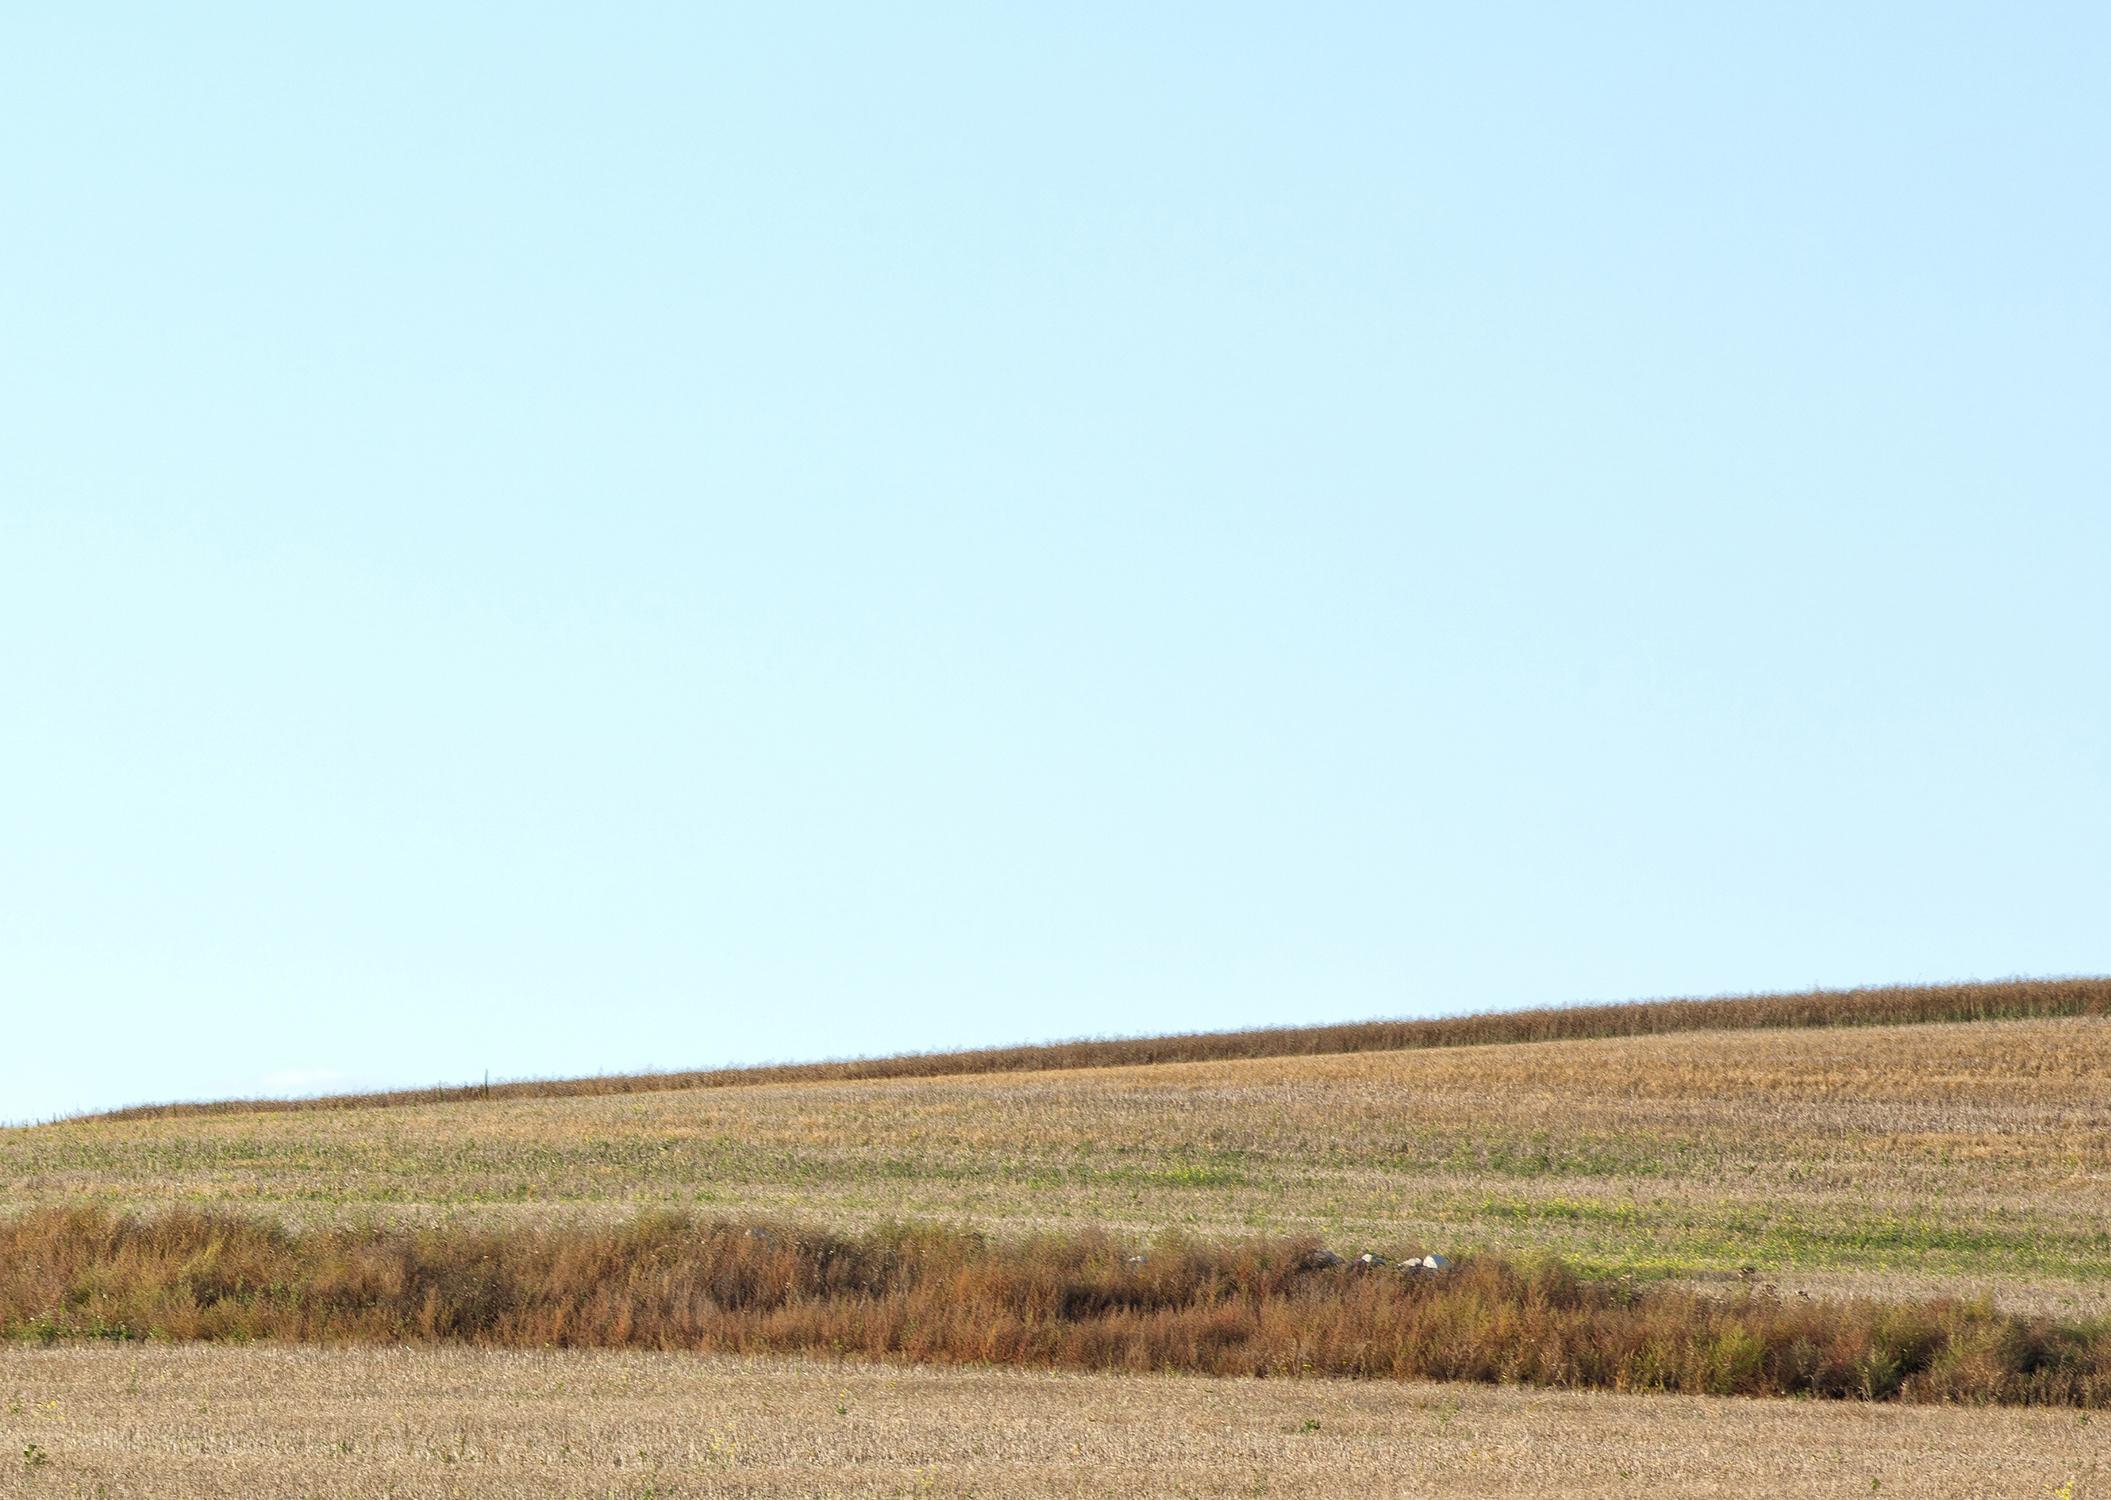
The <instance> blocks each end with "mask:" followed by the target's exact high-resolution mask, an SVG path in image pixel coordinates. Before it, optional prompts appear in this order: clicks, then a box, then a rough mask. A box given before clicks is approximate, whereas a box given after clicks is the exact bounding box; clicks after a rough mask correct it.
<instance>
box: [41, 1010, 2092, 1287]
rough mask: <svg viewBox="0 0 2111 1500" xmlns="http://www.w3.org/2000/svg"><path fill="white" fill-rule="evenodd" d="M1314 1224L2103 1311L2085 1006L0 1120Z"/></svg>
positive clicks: (453, 1203)
mask: <svg viewBox="0 0 2111 1500" xmlns="http://www.w3.org/2000/svg"><path fill="white" fill-rule="evenodd" d="M80 1203H98V1204H105V1205H112V1206H121V1207H136V1208H152V1207H155V1206H168V1205H184V1206H192V1207H214V1208H232V1209H240V1210H244V1211H248V1212H264V1213H266V1214H269V1215H271V1216H275V1217H279V1218H283V1219H285V1220H287V1221H289V1222H294V1223H302V1224H313V1223H334V1222H345V1221H353V1222H360V1221H372V1220H386V1221H405V1220H411V1221H419V1222H435V1221H448V1222H475V1223H483V1224H505V1223H514V1222H522V1221H529V1222H537V1223H554V1222H580V1221H607V1220H612V1219H616V1218H622V1217H627V1216H629V1215H630V1214H632V1213H634V1212H636V1211H637V1210H640V1209H645V1208H675V1209H681V1210H685V1211H691V1212H697V1213H704V1214H711V1215H733V1216H739V1215H754V1216H758V1217H765V1216H766V1217H781V1218H791V1219H796V1220H799V1221H803V1222H809V1223H817V1224H823V1225H835V1226H841V1227H845V1228H855V1227H859V1226H863V1225H869V1224H871V1223H874V1222H876V1221H881V1220H886V1219H923V1220H938V1221H943V1222H948V1223H958V1224H968V1225H974V1226H979V1227H983V1228H987V1229H991V1230H995V1231H998V1232H1000V1233H1003V1232H1015V1231H1016V1232H1024V1231H1028V1230H1034V1229H1043V1228H1065V1229H1074V1228H1080V1227H1084V1226H1089V1225H1104V1226H1106V1227H1107V1228H1108V1229H1110V1230H1111V1231H1112V1232H1113V1233H1114V1234H1116V1235H1117V1236H1128V1237H1133V1238H1134V1239H1135V1240H1137V1241H1138V1242H1141V1241H1143V1240H1146V1239H1148V1238H1150V1237H1151V1236H1153V1235H1155V1234H1157V1233H1158V1232H1160V1231H1161V1230H1164V1229H1168V1228H1170V1229H1176V1230H1181V1231H1185V1232H1188V1233H1191V1234H1195V1235H1201V1236H1238V1235H1246V1234H1254V1233H1300V1232H1313V1233H1317V1234H1319V1235H1321V1236H1322V1237H1324V1238H1325V1239H1326V1240H1327V1241H1328V1242H1329V1243H1331V1244H1334V1245H1336V1246H1337V1247H1338V1248H1340V1249H1342V1250H1344V1251H1346V1252H1349V1253H1354V1252H1355V1251H1356V1250H1359V1249H1361V1248H1364V1247H1365V1246H1372V1247H1376V1248H1380V1249H1383V1250H1395V1249H1416V1248H1437V1249H1444V1250H1446V1251H1459V1250H1492V1251H1500V1252H1506V1253H1513V1254H1515V1253H1526V1254H1529V1253H1532V1252H1538V1251H1548V1252H1554V1253H1557V1254H1559V1255H1561V1256H1563V1257H1566V1258H1568V1259H1569V1260H1570V1261H1571V1262H1572V1263H1574V1264H1576V1265H1577V1266H1578V1267H1579V1268H1582V1269H1585V1270H1592V1269H1604V1270H1629V1271H1634V1272H1636V1273H1639V1274H1643V1275H1651V1274H1658V1273H1669V1274H1677V1275H1683V1276H1694V1277H1698V1278H1701V1279H1703V1280H1705V1279H1708V1278H1727V1277H1736V1276H1738V1274H1739V1272H1740V1271H1741V1269H1742V1268H1743V1267H1746V1266H1750V1267H1753V1268H1754V1275H1755V1276H1756V1277H1758V1278H1759V1279H1761V1280H1772V1281H1775V1282H1778V1283H1779V1284H1780V1285H1781V1286H1782V1287H1783V1288H1784V1290H1791V1291H1792V1290H1795V1289H1799V1288H1800V1289H1810V1290H1813V1291H1827V1292H1854V1293H1860V1292H1867V1293H1874V1294H1881V1295H1891V1294H1901V1295H1903V1294H1917V1293H1925V1292H1930V1291H1944V1290H1949V1291H1963V1292H1966V1293H1968V1294H1971V1295H1979V1294H1985V1295H1989V1296H1992V1297H1993V1298H1994V1299H1995V1300H1996V1301H1998V1302H1999V1303H2001V1304H2003V1305H2005V1306H2014V1307H2018V1308H2023V1309H2035V1310H2043V1311H2051V1312H2058V1313H2062V1314H2066V1315H2074V1314H2077V1313H2092V1312H2097V1311H2101V1310H2103V1309H2104V1308H2106V1306H2111V1020H2104V1019H2098V1018H2086V1019H2055V1020H2028V1021H1999V1022H1971V1023H1960V1024H1935V1025H1914V1026H1872V1027H1847V1028H1831V1027H1828V1028H1818V1029H1809V1030H1778V1031H1729V1032H1689V1033H1684V1034H1674V1035H1655V1036H1649V1035H1645V1036H1630V1037H1615V1038H1606V1039H1598V1040H1581V1041H1555V1042H1543V1043H1528V1044H1513V1045H1498V1046H1467V1047H1456V1048H1444V1049H1434V1050H1418V1051H1398V1052H1370V1053H1359V1054H1347V1055H1335V1056H1298V1057H1278V1058H1254V1059H1238V1060H1230V1061H1211V1062H1187V1063H1162V1064H1157V1065H1151V1066H1131V1067H1117V1068H1102V1069H1079V1070H1073V1071H1062V1072H1048V1073H1027V1072H1012V1073H1002V1074H989V1075H969V1076H956V1077H938V1078H896V1079H878V1080H857V1081H825V1082H794V1083H766V1084H757V1085H754V1086H749V1087H740V1088H713V1089H692V1090H670V1091H664V1092H659V1093H625V1094H609V1095H596V1096H587V1097H577V1098H514V1099H501V1100H493V1101H490V1102H455V1103H448V1104H440V1105H430V1106H412V1107H400V1108H393V1109H381V1110H376V1109H346V1110H309V1111H302V1112H291V1113H263V1114H240V1113H218V1114H200V1115H192V1116H179V1117H173V1118H146V1119H132V1120H112V1119H102V1120H80V1121H69V1122H62V1123H58V1124H53V1125H46V1126H40V1127H37V1128H34V1129H28V1130H11V1131H5V1132H0V1212H11V1211H19V1210H23V1209H27V1208H33V1207H39V1206H48V1205H58V1204H80Z"/></svg>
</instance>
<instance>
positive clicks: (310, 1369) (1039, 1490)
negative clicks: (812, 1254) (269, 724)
mask: <svg viewBox="0 0 2111 1500" xmlns="http://www.w3.org/2000/svg"><path fill="white" fill-rule="evenodd" d="M2107 1485H2111V1429H2107V1427H2106V1422H2105V1418H2104V1417H2103V1416H2102V1415H2101V1414H2099V1415H2097V1416H2096V1417H2095V1418H2094V1419H2093V1420H2092V1419H2091V1417H2090V1415H2089V1414H2087V1413H2077V1412H2073V1411H2051V1410H2031V1409H2017V1408H1996V1409H1961V1408H1942V1407H1912V1406H1896V1405H1871V1404H1864V1403H1843V1402H1802V1401H1748V1400H1726V1399H1713V1398H1704V1397H1685V1396H1655V1397H1617V1396H1600V1395H1584V1394H1575V1393H1567V1392H1547V1391H1524V1390H1517V1389H1510V1388H1491V1387H1485V1386H1461V1385H1417V1384H1400V1383H1394V1382H1362V1381H1271V1380H1211V1379H1205V1378H1199V1377H1187V1376H1104V1375H1066V1374H1050V1373H1044V1372H1026V1371H984V1370H929V1369H900V1368H887V1367H878V1366H871V1365H833V1364H819V1363H813V1362H804V1361H785V1360H763V1359H730V1358H684V1357H668V1356H653V1355H642V1354H628V1353H516V1352H500V1351H488V1350H463V1349H417V1350H411V1349H389V1348H380V1349H376V1348H356V1349H317V1348H290V1347H273V1346H269V1345H260V1346H250V1347H242V1348H235V1347H227V1346H206V1345H186V1346H178V1347H166V1346H163V1347H150V1348H145V1349H126V1348H111V1347H108V1346H92V1347H80V1346H61V1347H58V1348H54V1349H36V1350H23V1349H14V1350H6V1351H0V1494H4V1495H10V1496H14V1495H20V1496H30V1497H49V1496H68V1497H73V1496H80V1497H91V1496H104V1497H113V1500H114V1497H142V1500H145V1497H152V1500H197V1497H204V1496H222V1495H284V1496H294V1495H301V1496H317V1497H321V1496H343V1497H371V1500H382V1497H389V1500H426V1497H430V1500H442V1497H447V1500H453V1497H466V1500H482V1497H491V1500H497V1497H520V1500H527V1497H537V1500H540V1497H548V1496H577V1497H596V1500H601V1497H607V1500H648V1497H652V1500H658V1497H673V1496H680V1497H698V1496H713V1495H751V1496H784V1497H790V1496H842V1497H852V1496H922V1495H930V1496H985V1497H1028V1500H1031V1497H1044V1496H1096V1495H1106V1494H1116V1493H1120V1494H1128V1495H1132V1496H1138V1497H1149V1496H1161V1495H1184V1496H1198V1497H1199V1496H1235V1495H1236V1496H1305V1495H1311V1496H1317V1495H1337V1494H1354V1495H1362V1496H1372V1497H1391V1496H1400V1497H1406V1496H1424V1495H1447V1496H1511V1495H1534V1496H1546V1497H1571V1500H1586V1497H1590V1500H1597V1497H1606V1500H1611V1497H1615V1496H1619V1497H1626V1496H1632V1495H1677V1496H1697V1497H1704V1496H1731V1495H1753V1494H1768V1495H1776V1496H1782V1497H1791V1500H1800V1497H1806V1496H1810V1497H1815V1496H1843V1497H1844V1496H1862V1497H1866V1496H1869V1495H1907V1496H1914V1497H1923V1500H1941V1497H1959V1500H1962V1497H1967V1496H1996V1495H1999V1496H2016V1497H2038V1500H2058V1497H2075V1500H2084V1497H2093V1496H2098V1495H2102V1494H2105V1493H2106V1492H2107V1489H2106V1487H2107Z"/></svg>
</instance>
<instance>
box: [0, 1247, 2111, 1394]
mask: <svg viewBox="0 0 2111 1500" xmlns="http://www.w3.org/2000/svg"><path fill="white" fill-rule="evenodd" d="M1316 1248H1317V1247H1316V1246H1315V1244H1314V1243H1313V1242H1312V1241H1310V1240H1298V1239H1266V1240H1252V1241H1247V1242H1244V1243H1239V1244H1213V1243H1203V1242H1193V1241H1187V1240H1183V1239H1180V1238H1177V1237H1172V1236H1167V1237H1164V1238H1162V1239H1161V1240H1160V1241H1159V1242H1158V1243H1156V1244H1155V1245H1153V1246H1152V1247H1150V1249H1149V1250H1148V1251H1147V1252H1144V1253H1142V1254H1141V1255H1132V1254H1131V1253H1130V1250H1131V1247H1126V1246H1123V1245H1120V1244H1117V1243H1116V1242H1114V1241H1113V1240H1111V1239H1110V1238H1108V1237H1107V1236H1106V1235H1104V1234H1100V1233H1096V1232H1086V1233H1075V1234H1063V1235H1042V1236H1037V1237H1031V1238H1023V1239H1014V1240H998V1239H993V1238H990V1237H988V1236H984V1235H981V1234H977V1233H973V1232H970V1231H965V1230H958V1229H939V1228H929V1227H902V1226H891V1227H885V1228H881V1229H877V1230H873V1231H870V1232H868V1233H864V1234H861V1235H843V1234H833V1233H828V1232H825V1231H818V1230H813V1229H807V1228H801V1227H798V1226H792V1225H781V1224H771V1225H752V1224H750V1225H744V1224H740V1223H735V1222H730V1221H713V1222H704V1221H698V1220H693V1219H690V1218H687V1217H684V1216H680V1215H654V1216H647V1217H642V1218H638V1219H635V1220H633V1221H631V1222H629V1223H627V1224H624V1225H620V1226H617V1227H613V1228H585V1227H578V1226H572V1227H557V1228H518V1229H506V1230H493V1231H473V1230H465V1229H460V1228H450V1229H427V1230H417V1229H406V1228H382V1227H367V1228H333V1229H315V1230H306V1231H299V1230H289V1229H287V1228H284V1227H282V1226H280V1225H278V1224H276V1223H273V1222H271V1221H268V1220H264V1219H260V1218H245V1217H241V1216H236V1215H230V1214H224V1213H188V1212H169V1213H165V1214H162V1215H159V1216H155V1217H136V1216H129V1215H122V1214H115V1213H110V1212H107V1211H103V1210H98V1209H89V1208H72V1209H44V1210H39V1211H37V1212H34V1213H30V1214H27V1215H23V1216H21V1217H19V1218H15V1219H10V1220H5V1221H0V1330H4V1331H5V1332H6V1333H7V1334H8V1335H9V1336H10V1337H13V1338H17V1339H28V1340H45V1341H56V1340H59V1339H82V1338H104V1339H158V1340H234V1341H245V1340H250V1339H291V1340H309V1341H323V1342H342V1341H358V1342H375V1343H470V1344H482V1345H496V1346H508V1347H525V1348H548V1347H560V1346H587V1347H623V1348H647V1349H660V1350H699V1351H702V1350H712V1351H726V1352H750V1353H760V1352H778V1353H806V1354H822V1355H828V1356H835V1357H859V1358H876V1359H893V1360H910V1361H923V1362H933V1363H949V1364H962V1363H966V1364H988V1365H1024V1366H1044V1367H1046V1366H1055V1367H1068V1368H1080V1369H1098V1370H1134V1371H1157V1370H1183V1371H1198V1372H1204V1373H1210V1374H1222V1375H1249V1376H1306V1375H1313V1376H1351V1377H1366V1378H1370V1377H1382V1378H1398V1379H1439V1380H1472V1381H1502V1382H1516V1383H1523V1384H1530V1385H1544V1386H1559V1387H1569V1388H1578V1389H1609V1390H1622V1391H1688V1392H1705V1393H1713V1394H1725V1395H1807V1396H1824V1397H1843V1398H1859V1399H1865V1400H1888V1399H1903V1400H1910V1401H1968V1402H2002V1403H2021V1404H2043V1405H2068V1406H2083V1407H2103V1406H2107V1405H2111V1322H2106V1321H2102V1320H2099V1321H2096V1322H2090V1323H2060V1322H2055V1321H2052V1320H2048V1319H2042V1318H2029V1317H2020V1316H2015V1315H2010V1314H2005V1313H2000V1312H1996V1311H1995V1310H1994V1309H1993V1308H1992V1307H1991V1306H1990V1305H1989V1304H1988V1303H1986V1302H1984V1301H1978V1302H1973V1301H1960V1300H1949V1299H1944V1300H1926V1301H1916V1302H1902V1303H1882V1302H1874V1301H1867V1300H1845V1299H1809V1298H1802V1297H1794V1298H1783V1297H1780V1296H1777V1295H1775V1294H1773V1293H1772V1292H1770V1291H1768V1290H1766V1289H1764V1288H1746V1289H1740V1290H1737V1291H1734V1292H1730V1293H1727V1294H1725V1295H1720V1296H1712V1295H1708V1294H1704V1293H1701V1292H1698V1291H1695V1290H1693V1289H1691V1288H1682V1287H1677V1286H1668V1285H1662V1284H1654V1285H1652V1284H1639V1285H1638V1284H1635V1283H1633V1282H1630V1281H1627V1280H1623V1279H1612V1278H1601V1279H1592V1278H1586V1277H1582V1276H1579V1275H1577V1274H1576V1273H1575V1272H1574V1271H1573V1270H1571V1269H1569V1268H1567V1267H1565V1266H1563V1265H1561V1264H1559V1263H1557V1262H1553V1261H1551V1260H1549V1261H1541V1262H1536V1263H1531V1264H1521V1263H1514V1262H1510V1261H1506V1260H1503V1259H1501V1258H1498V1257H1493V1256H1480V1257H1473V1258H1470V1259H1462V1260H1461V1261H1460V1262H1459V1263H1458V1264H1457V1265H1454V1266H1452V1267H1450V1268H1448V1269H1446V1270H1442V1271H1436V1272H1426V1271H1408V1270H1403V1269H1401V1268H1400V1267H1398V1266H1397V1265H1392V1264H1386V1265H1374V1266H1368V1267H1366V1266H1359V1265H1355V1264H1347V1265H1343V1264H1333V1263H1329V1261H1330V1259H1331V1258H1329V1257H1324V1256H1321V1255H1318V1254H1315V1251H1316Z"/></svg>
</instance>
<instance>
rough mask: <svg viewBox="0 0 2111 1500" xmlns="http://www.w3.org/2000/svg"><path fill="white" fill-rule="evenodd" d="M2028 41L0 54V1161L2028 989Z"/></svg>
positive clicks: (2032, 223) (986, 41)
mask: <svg viewBox="0 0 2111 1500" xmlns="http://www.w3.org/2000/svg"><path fill="white" fill-rule="evenodd" d="M2107 18H2111V10H2107V9H2106V8H2105V7H2103V6H2100V5H2096V4H2072V5H2059V4H2045V5H2031V6H2013V5H1999V4H1986V5H1979V6H1956V5H1942V4H1932V5H1931V4H1928V3H1925V0H1915V3H1912V4H1891V5H1886V4H1858V5H1851V6H1843V5H1839V4H1836V3H1824V4H1807V5H1765V6H1745V7H1729V6H1685V5H1673V4H1649V5H1634V6H1627V5H1615V4H1598V5H1553V4H1547V5H1531V6H1508V5H1500V4H1488V5H1463V6H1462V5H1445V6H1408V5H1390V4H1388V5H1374V6H1369V7H1356V6H1328V5H1318V6H1291V7H1281V6H1266V7H1264V6H1236V5H1233V6H1227V5H1222V4H1207V5H1203V4H1195V5H1162V6H1160V5H1152V6H1138V5H1134V4H1128V3H1123V4H1104V5H1102V4H1064V5H1060V6H1040V7H1027V6H988V5H979V4H972V5H969V4H964V5H958V6H947V5H935V4H934V5H923V4H919V5H913V6H878V5H846V6H842V7H822V6H809V5H799V4H769V5H760V6H742V7H732V6H726V7H704V6H691V5H664V6H654V5H642V4H640V5H621V6H604V7H579V6H536V5H526V6H522V5H504V6H500V5H484V6H477V5H454V6H432V5H422V4H421V5H408V4H377V3H372V0H363V3H361V4H359V5H356V6H355V5H344V6H335V7H322V6H291V7H289V6H283V5H255V6H237V5H213V6H188V7H166V6H143V5H142V6H137V7H126V6H105V5H95V4H80V5H73V4H68V5H52V6H31V7H20V8H18V9H17V11H16V13H15V14H13V15H12V16H10V17H9V19H8V20H7V22H6V25H5V28H4V36H0V777H4V788H5V790H4V793H0V1010H4V1015H5V1024H4V1029H0V1118H10V1119H22V1118H29V1117H40V1116H45V1115H49V1114H52V1113H54V1112H60V1111H70V1110H75V1109H81V1108H88V1107H94V1106H104V1105H114V1104H119V1103H124V1102H129V1101H135V1100H140V1099H146V1098H167V1097H186V1096H197V1095H212V1094H225V1093H229V1092H253V1091H293V1092H305V1091H312V1090H316V1089H325V1088H336V1087H346V1086H353V1085H370V1084H389V1083H411V1084H415V1083H427V1082H432V1081H435V1080H442V1079H444V1080H449V1081H454V1080H461V1079H465V1078H475V1077H481V1076H482V1074H483V1073H484V1071H485V1070H486V1069H487V1068H488V1069H489V1070H490V1071H491V1073H492V1074H493V1075H494V1076H517V1075H526V1074H561V1073H578V1072H591V1071H600V1070H608V1069H632V1068H638V1067H650V1066H665V1067H678V1066H686V1065H697V1064H707V1063H715V1062H724V1061H745V1060H759V1059H765V1058H803V1057H814V1056H831V1055H843V1054H849V1053H872V1052H889V1051H898V1050H902V1049H905V1048H923V1047H934V1046H953V1045H966V1044H975V1043H986V1042H1005V1041H1014V1040H1024V1039H1040V1038H1051V1037H1064V1036H1075V1035H1086V1034H1105V1033H1135V1032H1148V1031H1159V1030H1167V1029H1191V1028H1218V1027H1234V1026H1247V1025H1255V1024H1267V1023H1276V1022H1306V1021H1316V1020H1332V1019H1347V1018H1356V1017H1368V1016H1381V1015H1387V1016H1391V1015H1417V1014H1427V1013H1438V1012H1452V1011H1459V1010H1466V1009H1480V1008H1486V1007H1498V1006H1511V1005H1520V1004H1527V1003H1545V1002H1549V1001H1567V1000H1584V999H1607V998H1624V997H1631V996H1644V995H1659V994H1668V993H1716V992H1724V991H1741V990H1753V989H1764V988H1803V987H1808V986H1810V985H1814V984H1825V985H1835V984H1856V983H1869V982H1878V981H1891V980H1917V979H1949V978H1966V977H1984V978H1992V977H2000V976H2006V975H2011V974H2049V973H2072V972H2101V971H2104V970H2106V969H2111V919H2107V912H2111V876H2107V874H2106V850H2107V849H2111V748H2107V747H2111V673H2107V657H2111V650H2107V648H2111V590H2107V587H2106V585H2107V562H2111V359H2107V348H2111V249H2107V247H2111V191H2107V182H2111V170H2107V169H2111V89H2107V88H2106V86H2105V80H2106V79H2107V78H2111V19H2107Z"/></svg>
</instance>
